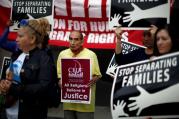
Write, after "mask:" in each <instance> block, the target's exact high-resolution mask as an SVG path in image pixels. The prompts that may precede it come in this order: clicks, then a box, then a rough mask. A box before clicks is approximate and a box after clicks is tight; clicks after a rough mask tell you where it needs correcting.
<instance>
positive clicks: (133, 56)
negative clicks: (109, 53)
mask: <svg viewBox="0 0 179 119" xmlns="http://www.w3.org/2000/svg"><path fill="white" fill-rule="evenodd" d="M150 57H151V55H147V54H146V53H145V49H144V48H139V49H137V50H134V51H132V52H130V53H128V54H122V53H120V54H115V60H116V63H117V64H118V65H124V64H129V63H133V62H137V61H142V60H146V59H149V58H150Z"/></svg>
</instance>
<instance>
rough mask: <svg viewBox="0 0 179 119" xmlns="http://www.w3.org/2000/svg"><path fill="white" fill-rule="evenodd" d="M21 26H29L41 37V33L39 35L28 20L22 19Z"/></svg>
mask: <svg viewBox="0 0 179 119" xmlns="http://www.w3.org/2000/svg"><path fill="white" fill-rule="evenodd" d="M20 26H28V27H30V28H31V29H32V30H34V31H35V32H36V33H38V34H39V35H41V33H39V32H38V31H37V30H36V29H35V28H34V27H32V26H31V25H30V24H29V20H27V19H22V20H21V21H20Z"/></svg>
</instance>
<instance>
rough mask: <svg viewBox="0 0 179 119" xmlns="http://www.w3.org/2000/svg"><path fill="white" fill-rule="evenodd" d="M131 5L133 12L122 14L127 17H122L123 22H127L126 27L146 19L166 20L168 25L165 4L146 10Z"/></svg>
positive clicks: (166, 5)
mask: <svg viewBox="0 0 179 119" xmlns="http://www.w3.org/2000/svg"><path fill="white" fill-rule="evenodd" d="M131 5H132V6H133V8H134V10H133V11H130V12H125V13H124V14H129V15H128V16H126V17H123V22H129V24H128V26H131V25H132V24H133V22H135V21H137V20H140V19H146V18H167V23H169V15H170V10H169V7H168V4H167V3H166V4H162V5H159V6H156V7H153V8H150V9H146V10H142V9H140V8H139V7H138V6H137V5H135V4H134V3H131ZM161 10H162V12H161Z"/></svg>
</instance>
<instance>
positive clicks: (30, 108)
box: [9, 48, 53, 119]
mask: <svg viewBox="0 0 179 119" xmlns="http://www.w3.org/2000/svg"><path fill="white" fill-rule="evenodd" d="M20 54H21V52H16V53H14V54H13V55H12V61H15V60H16V59H17V58H18V56H19V55H20ZM52 66H53V62H52V59H51V58H50V56H48V55H47V53H46V52H45V51H44V50H40V49H38V48H35V49H34V50H32V51H30V52H29V56H28V57H26V58H25V61H24V64H23V66H22V69H21V73H20V77H21V83H20V84H15V83H13V84H12V85H11V87H10V90H9V94H10V95H12V96H14V97H17V98H18V99H19V119H46V118H47V110H48V104H47V101H48V100H47V90H48V86H49V83H50V80H51V79H52V75H51V74H52V68H53V67H52Z"/></svg>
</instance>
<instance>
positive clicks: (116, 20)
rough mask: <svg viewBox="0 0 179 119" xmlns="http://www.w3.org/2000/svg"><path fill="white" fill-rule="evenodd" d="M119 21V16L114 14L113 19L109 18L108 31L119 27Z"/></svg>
mask: <svg viewBox="0 0 179 119" xmlns="http://www.w3.org/2000/svg"><path fill="white" fill-rule="evenodd" d="M120 19H121V15H120V14H114V17H111V21H110V25H109V29H112V28H114V27H116V26H121V25H120V24H119V20H120Z"/></svg>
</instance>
